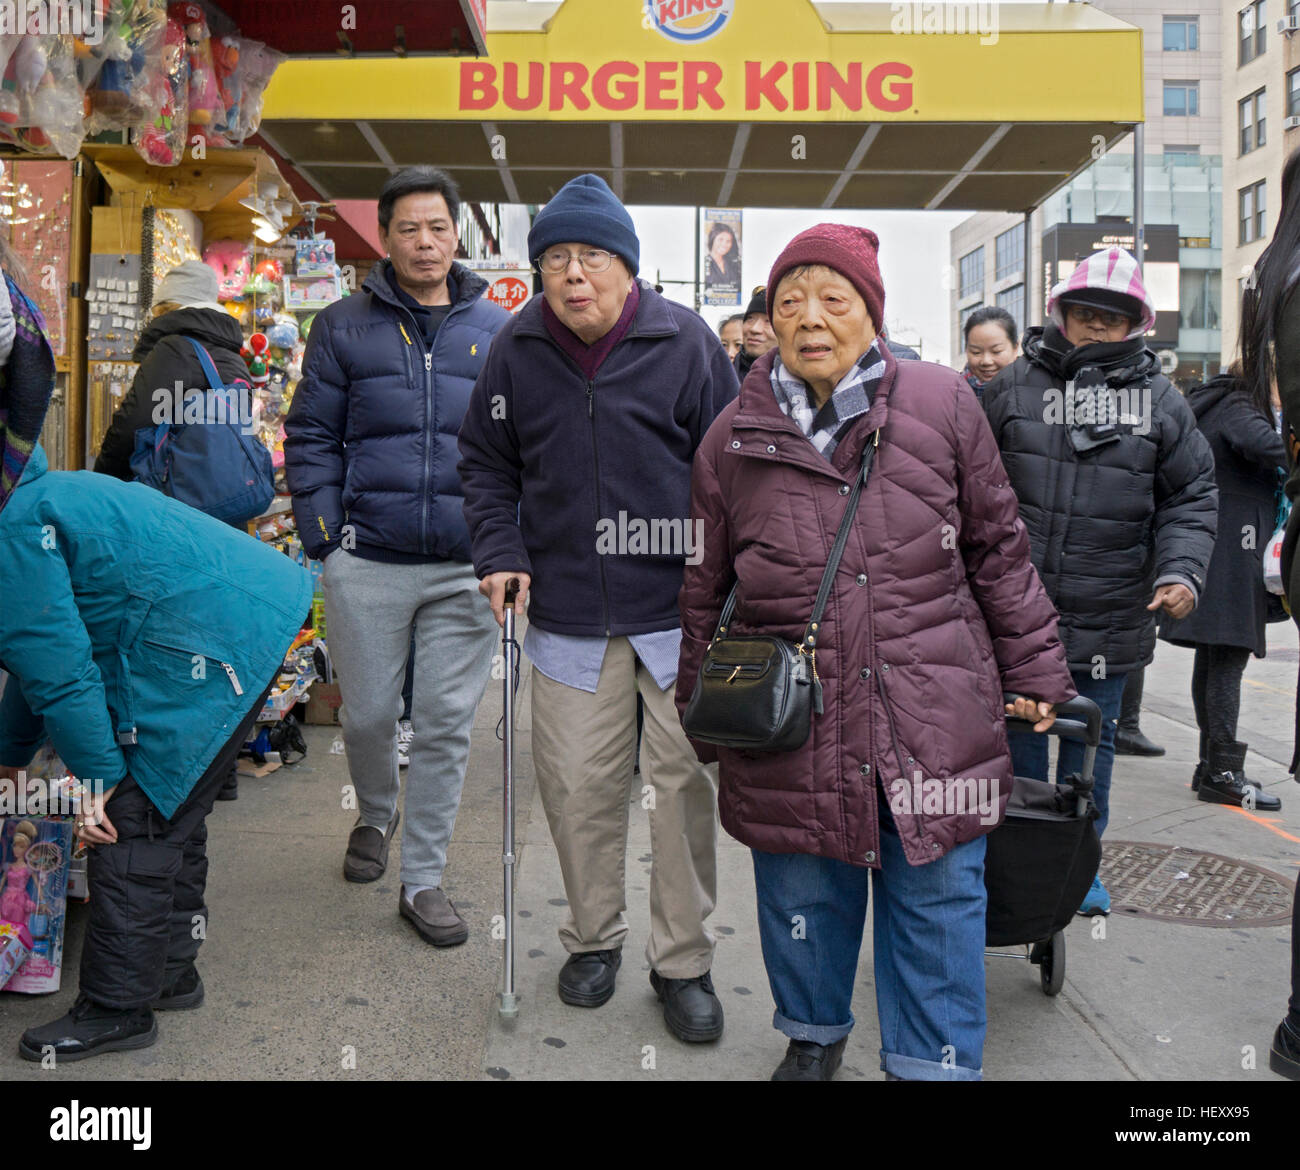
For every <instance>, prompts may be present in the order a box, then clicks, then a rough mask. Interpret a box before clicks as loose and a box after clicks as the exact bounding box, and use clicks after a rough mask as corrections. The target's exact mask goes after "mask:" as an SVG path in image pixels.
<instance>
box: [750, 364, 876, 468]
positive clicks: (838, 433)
mask: <svg viewBox="0 0 1300 1170" xmlns="http://www.w3.org/2000/svg"><path fill="white" fill-rule="evenodd" d="M884 376H885V359H884V358H883V357H881V356H880V349H879V341H873V342H872V343H871V348H870V349H868V350H867V352H866V353H864V354H863V355H862V356H861V357H860V358H858V360H857V364H856V365H854V367H853V368H852V369H851V370H849V372H848V373H847V374H845V375H844V377H843V378H841V379H840V384H839V385H838V386H836V387H835V389H834V390H833V391H832V392H831V396H830V397H829V398H828V399H827V400H826V401H825V402H824V403H822V405H821V408H820V409H818V408H817V407H816V406H815V405H814V404H813V402H812V400H811V399H810V398H809V396H808V384H807V383H806V382H804V380H803V379H802V378H797V377H795V375H794V374H792V373H790V371H789V370H787V369H786V368H785V366H784V365H782V363H781V358H780V355H779V354H778V355H777V358H776V360H775V361H774V362H773V363H772V393H773V394H774V395H776V404H777V406H779V407H780V408H781V412H782V413H783V414H785V415H786V416H788V417H789V418H790V419H792V420H793V421H794V423H795V425H796V426H797V427H798V428H799V429H800V430H801V431H803V433H804V434H805V435H807V436H808V441H809V442H810V443H812V445H813V446H814V447H816V448H817V450H818V451H820V452H821V453H822V454H823V455H825V456H826V458H827V459H829V458H830V457H831V456H832V455H833V454H834V453H835V448H836V446H837V445H838V444H839V441H840V439H841V438H843V436H844V433H845V432H846V431H847V430H848V424H849V423H851V422H852V421H853V420H854V419H855V418H857V417H858V416H859V415H863V414H866V413H867V411H868V410H870V409H871V399H872V397H873V396H874V395H875V392H876V387H877V386H878V385H879V384H880V379H881V378H883V377H884Z"/></svg>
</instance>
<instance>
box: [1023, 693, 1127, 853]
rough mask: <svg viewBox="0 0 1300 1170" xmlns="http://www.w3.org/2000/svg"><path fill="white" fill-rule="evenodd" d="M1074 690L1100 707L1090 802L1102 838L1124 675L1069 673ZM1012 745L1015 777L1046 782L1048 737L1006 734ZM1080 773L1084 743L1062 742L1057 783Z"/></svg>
mask: <svg viewBox="0 0 1300 1170" xmlns="http://www.w3.org/2000/svg"><path fill="white" fill-rule="evenodd" d="M1070 677H1071V678H1073V679H1074V689H1075V690H1076V691H1078V692H1079V694H1081V695H1082V696H1083V697H1084V698H1085V699H1091V700H1092V701H1093V702H1094V703H1096V704H1097V706H1098V707H1100V708H1101V746H1100V747H1099V748H1098V749H1097V758H1096V760H1095V761H1094V762H1093V766H1092V782H1093V796H1092V798H1093V800H1095V801H1096V802H1097V811H1098V812H1099V813H1101V816H1100V818H1099V819H1098V821H1097V836H1099V837H1100V836H1101V834H1102V832H1103V831H1104V830H1105V828H1106V822H1107V821H1109V820H1110V773H1111V769H1112V768H1113V767H1114V764H1115V720H1116V719H1118V718H1119V708H1120V703H1121V701H1122V700H1123V698H1124V680H1125V679H1126V678H1127V677H1128V675H1127V673H1125V674H1112V675H1110V676H1108V677H1107V678H1093V677H1092V673H1091V671H1087V670H1072V671H1070ZM1007 740H1008V742H1009V743H1010V745H1011V763H1012V766H1013V767H1014V769H1015V773H1016V775H1017V776H1025V777H1027V778H1028V779H1030V780H1046V779H1047V736H1045V735H1037V734H1035V733H1034V732H1032V731H1012V732H1009V733H1008V735H1007ZM1082 770H1083V744H1081V743H1080V742H1079V741H1078V740H1077V739H1063V740H1061V746H1060V751H1059V752H1058V753H1057V758H1056V782H1057V783H1058V784H1059V783H1060V782H1061V780H1062V779H1063V778H1064V777H1066V776H1068V775H1069V774H1070V773H1071V772H1079V771H1082Z"/></svg>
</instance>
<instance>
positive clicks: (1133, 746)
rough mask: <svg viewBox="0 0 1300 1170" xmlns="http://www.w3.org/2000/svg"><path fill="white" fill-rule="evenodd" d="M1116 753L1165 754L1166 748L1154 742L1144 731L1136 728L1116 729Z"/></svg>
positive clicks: (1129, 754) (1127, 754) (1137, 754)
mask: <svg viewBox="0 0 1300 1170" xmlns="http://www.w3.org/2000/svg"><path fill="white" fill-rule="evenodd" d="M1115 754H1116V755H1117V756H1163V755H1164V754H1165V749H1164V748H1162V747H1161V746H1160V745H1159V744H1158V743H1152V742H1151V741H1150V740H1149V739H1147V737H1146V736H1145V735H1143V734H1142V732H1140V731H1138V730H1137V729H1134V730H1132V731H1128V730H1125V729H1124V728H1122V727H1117V728H1116V729H1115Z"/></svg>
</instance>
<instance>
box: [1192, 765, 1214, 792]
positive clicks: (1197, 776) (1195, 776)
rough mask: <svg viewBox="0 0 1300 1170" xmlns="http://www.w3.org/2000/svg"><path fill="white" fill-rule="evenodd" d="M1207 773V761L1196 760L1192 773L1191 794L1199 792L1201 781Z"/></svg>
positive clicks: (1208, 769) (1208, 768) (1208, 766)
mask: <svg viewBox="0 0 1300 1170" xmlns="http://www.w3.org/2000/svg"><path fill="white" fill-rule="evenodd" d="M1209 771H1210V765H1209V761H1207V760H1197V761H1196V771H1195V772H1193V773H1192V791H1193V792H1198V791H1200V787H1201V781H1202V780H1204V779H1205V777H1206V775H1207V774H1208V773H1209Z"/></svg>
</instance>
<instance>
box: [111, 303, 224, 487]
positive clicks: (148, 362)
mask: <svg viewBox="0 0 1300 1170" xmlns="http://www.w3.org/2000/svg"><path fill="white" fill-rule="evenodd" d="M189 337H192V338H194V340H195V341H197V342H198V343H199V344H200V345H202V346H204V347H206V349H207V351H208V353H209V354H211V355H212V361H213V364H214V365H215V366H216V367H217V373H218V374H220V375H221V377H222V379H223V380H224V381H225V383H226V385H227V386H230V385H233V384H235V383H236V382H238V381H241V380H242V381H243V382H244V383H245V384H247V383H248V367H247V366H246V365H245V364H244V359H243V358H242V357H240V356H239V350H240V348H241V347H242V346H243V344H244V336H243V334H242V333H241V332H240V329H239V322H238V321H236V320H235V319H234V317H232V316H231V315H230V314H229V313H227V312H225V311H224V310H222V311H218V310H217V309H206V308H197V307H196V308H186V309H175V310H173V311H172V312H170V313H164V314H163V315H162V316H161V317H158V318H157V319H156V320H154V321H151V322H150V323H149V325H148V326H147V327H146V328H145V331H144V332H143V333H142V334H141V335H140V340H139V341H138V342H136V346H135V352H134V353H133V354H132V355H131V358H132V360H133V361H136V362H139V363H140V368H139V369H138V370H137V371H136V374H135V377H134V379H132V381H131V388H130V389H129V390H128V391H127V392H126V397H125V398H123V399H122V403H121V405H120V406H119V407H118V408H117V410H116V411H114V413H113V420H112V422H110V423H109V426H108V431H107V433H106V434H105V435H104V441H103V442H102V443H101V444H100V447H99V454H98V455H97V456H96V457H95V470H96V471H98V472H99V473H100V474H101V475H111V476H113V477H114V478H115V479H123V480H128V481H130V480H132V479H134V478H135V476H134V475H133V474H132V472H131V455H132V452H134V450H135V433H136V431H138V430H140V429H141V428H143V427H152V426H154V425H155V424H156V422H157V421H158V420H157V419H155V418H154V409H155V406H156V405H157V404H158V395H159V393H160V392H166V394H167V395H168V396H169V397H170V396H172V395H173V394H174V393H175V387H176V384H177V383H178V382H179V383H180V385H181V387H182V389H184V390H192V389H196V388H200V387H207V383H208V379H207V376H206V375H205V374H204V373H203V366H202V365H201V364H200V362H199V355H198V354H196V353H195V352H194V347H193V346H192V345H190V343H189V342H188V341H187V340H186V338H189Z"/></svg>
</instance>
